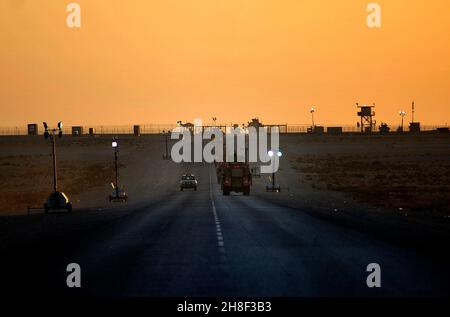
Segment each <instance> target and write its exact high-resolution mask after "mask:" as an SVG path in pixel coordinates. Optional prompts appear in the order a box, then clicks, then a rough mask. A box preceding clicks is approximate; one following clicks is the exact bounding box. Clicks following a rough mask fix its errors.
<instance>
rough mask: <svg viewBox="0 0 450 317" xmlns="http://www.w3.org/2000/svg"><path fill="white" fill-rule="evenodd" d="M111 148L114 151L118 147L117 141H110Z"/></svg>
mask: <svg viewBox="0 0 450 317" xmlns="http://www.w3.org/2000/svg"><path fill="white" fill-rule="evenodd" d="M111 146H112V147H113V148H114V149H115V148H117V147H118V146H119V144H117V141H116V140H114V141H112V143H111Z"/></svg>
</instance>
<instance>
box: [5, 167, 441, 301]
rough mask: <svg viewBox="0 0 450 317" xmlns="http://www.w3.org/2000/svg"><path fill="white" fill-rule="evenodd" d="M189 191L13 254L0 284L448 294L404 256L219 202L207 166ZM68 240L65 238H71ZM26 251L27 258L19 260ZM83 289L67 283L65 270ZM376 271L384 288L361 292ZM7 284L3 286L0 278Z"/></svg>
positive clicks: (411, 256)
mask: <svg viewBox="0 0 450 317" xmlns="http://www.w3.org/2000/svg"><path fill="white" fill-rule="evenodd" d="M195 172H196V174H197V175H198V177H199V180H200V186H199V189H198V191H197V192H193V191H183V192H177V191H175V190H174V193H173V195H171V196H170V197H168V199H165V200H163V201H161V202H158V203H156V204H153V205H151V206H149V207H147V208H142V209H139V210H135V211H133V212H132V213H130V214H128V215H127V216H124V217H121V218H118V219H115V220H113V221H109V222H107V223H105V224H102V225H101V226H98V227H96V228H95V230H86V232H84V233H83V234H82V235H73V234H72V235H70V233H67V237H66V236H64V235H63V236H62V237H61V238H60V239H61V240H58V241H59V242H58V241H53V243H52V244H51V246H50V244H49V245H48V247H46V246H42V245H41V247H39V248H38V247H37V248H36V249H35V250H34V251H32V250H26V249H24V250H15V253H14V254H13V255H11V256H10V257H8V258H9V259H10V261H8V263H9V264H10V265H8V266H7V268H5V269H2V272H3V283H2V288H3V290H4V291H5V290H6V291H8V289H9V290H10V291H11V292H13V291H18V292H21V293H22V294H27V292H40V294H67V295H71V294H73V295H102V296H103V295H104V296H109V295H113V296H117V295H119V296H120V295H126V296H133V295H139V296H214V295H224V296H333V295H338V296H346V295H352V296H379V295H394V296H405V295H435V294H449V286H448V280H447V279H446V278H443V276H446V275H447V274H446V271H445V269H446V267H444V265H439V264H436V263H433V262H432V261H431V260H428V259H426V258H423V257H422V256H420V255H419V254H416V253H415V252H413V251H411V250H406V249H401V248H398V247H395V246H393V245H389V244H386V243H384V242H382V241H378V240H376V239H374V238H373V237H370V236H365V235H363V234H361V233H359V232H357V231H352V230H350V229H348V228H343V227H340V226H338V225H335V224H333V223H330V222H326V221H324V220H319V219H317V218H315V217H312V216H311V215H309V214H307V213H305V212H302V211H301V210H295V209H290V208H286V207H281V206H278V205H274V204H271V203H269V202H267V201H264V200H262V199H260V198H257V197H255V196H240V195H231V196H222V194H221V192H220V190H219V187H218V185H217V184H216V181H215V180H216V178H215V172H214V169H213V166H211V165H206V164H205V165H202V166H197V167H196V168H195ZM69 236H70V238H69ZM24 253H25V254H24ZM71 262H76V263H79V264H80V265H81V269H82V287H81V289H77V290H73V289H67V288H66V287H65V278H66V275H67V273H66V272H65V268H66V265H67V264H68V263H71ZM369 263H378V264H379V265H380V266H381V270H382V271H381V279H382V287H381V288H379V289H369V288H368V287H367V286H366V277H367V275H368V273H367V272H366V266H367V265H368V264H369ZM5 281H6V282H5Z"/></svg>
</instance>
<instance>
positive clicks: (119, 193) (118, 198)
mask: <svg viewBox="0 0 450 317" xmlns="http://www.w3.org/2000/svg"><path fill="white" fill-rule="evenodd" d="M111 147H112V148H113V149H114V171H115V182H114V184H112V187H113V189H114V191H113V192H112V194H111V195H110V196H109V201H110V202H111V201H115V202H124V201H125V202H126V201H127V200H128V196H127V194H126V193H125V191H124V190H122V189H120V188H119V170H118V168H119V167H118V164H117V162H118V155H117V154H118V151H119V150H118V148H119V143H118V142H117V138H116V137H113V140H112V142H111Z"/></svg>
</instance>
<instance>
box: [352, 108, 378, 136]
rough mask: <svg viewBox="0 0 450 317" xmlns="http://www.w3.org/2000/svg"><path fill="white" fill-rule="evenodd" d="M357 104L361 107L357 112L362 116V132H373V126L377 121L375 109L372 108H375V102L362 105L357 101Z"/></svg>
mask: <svg viewBox="0 0 450 317" xmlns="http://www.w3.org/2000/svg"><path fill="white" fill-rule="evenodd" d="M356 106H357V107H358V108H359V109H360V111H358V113H357V114H358V116H359V117H361V123H360V127H361V132H369V133H370V132H372V131H373V127H374V126H375V122H374V121H373V117H374V116H375V111H373V110H372V109H373V108H375V104H374V105H373V106H367V105H364V106H360V105H359V104H358V103H357V104H356Z"/></svg>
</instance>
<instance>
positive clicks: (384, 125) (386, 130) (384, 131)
mask: <svg viewBox="0 0 450 317" xmlns="http://www.w3.org/2000/svg"><path fill="white" fill-rule="evenodd" d="M378 130H380V133H381V134H388V133H389V131H390V130H391V128H389V126H388V125H387V123H381V125H380V126H379V127H378Z"/></svg>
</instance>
